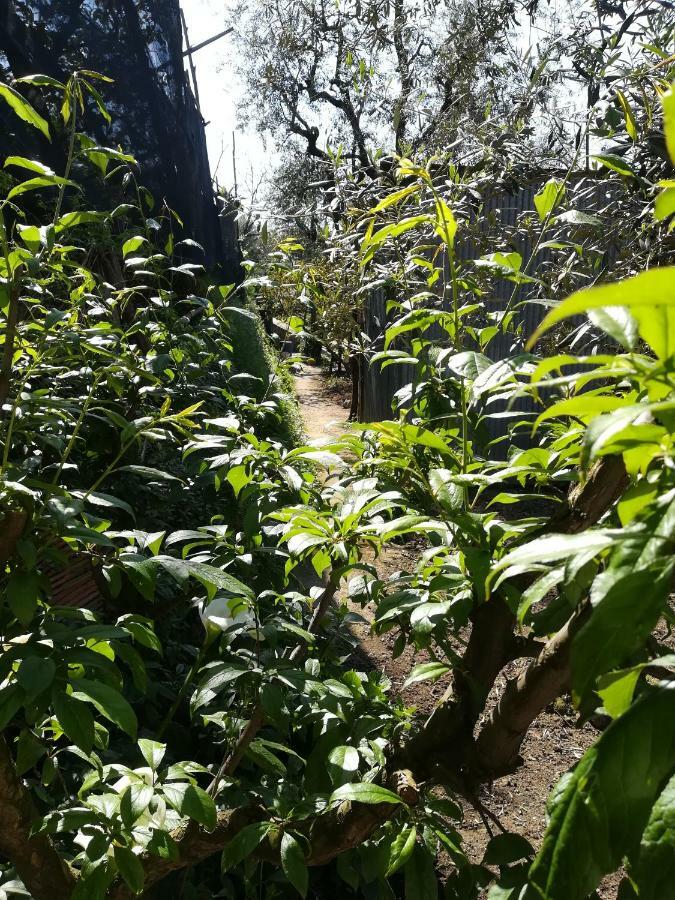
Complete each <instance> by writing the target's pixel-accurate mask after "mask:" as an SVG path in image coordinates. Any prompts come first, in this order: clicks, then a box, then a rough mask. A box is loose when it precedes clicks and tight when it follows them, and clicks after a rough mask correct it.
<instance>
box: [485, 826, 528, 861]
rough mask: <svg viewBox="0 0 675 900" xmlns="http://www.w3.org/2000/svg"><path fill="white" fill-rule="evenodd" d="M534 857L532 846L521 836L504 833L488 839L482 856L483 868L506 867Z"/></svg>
mask: <svg viewBox="0 0 675 900" xmlns="http://www.w3.org/2000/svg"><path fill="white" fill-rule="evenodd" d="M531 856H534V848H533V847H532V844H531V843H530V842H529V841H528V840H527V838H524V837H523V836H522V834H514V833H513V832H509V831H504V832H502V833H501V834H496V835H495V836H494V837H493V838H491V839H490V841H489V843H488V845H487V847H486V848H485V855H484V856H483V865H484V866H508V865H510V864H511V863H514V862H518V861H519V860H521V859H528V858H529V857H531Z"/></svg>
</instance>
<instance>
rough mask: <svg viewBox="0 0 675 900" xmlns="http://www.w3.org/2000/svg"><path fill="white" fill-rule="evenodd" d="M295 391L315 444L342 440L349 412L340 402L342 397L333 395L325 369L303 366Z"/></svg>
mask: <svg viewBox="0 0 675 900" xmlns="http://www.w3.org/2000/svg"><path fill="white" fill-rule="evenodd" d="M295 390H296V393H297V395H298V400H299V401H300V410H301V412H302V419H303V423H304V426H305V433H306V434H307V437H308V438H309V440H311V441H315V440H319V439H321V438H325V439H331V438H336V437H340V435H341V434H342V433H343V432H345V431H346V430H347V425H348V420H349V408H347V409H345V407H344V406H343V405H342V403H341V402H340V395H339V394H338V395H336V394H335V393H334V392H332V391H329V390H328V387H327V385H326V379H325V377H324V375H323V374H322V372H321V369H319V368H317V367H316V366H307V365H303V367H302V373H301V374H299V375H296V376H295Z"/></svg>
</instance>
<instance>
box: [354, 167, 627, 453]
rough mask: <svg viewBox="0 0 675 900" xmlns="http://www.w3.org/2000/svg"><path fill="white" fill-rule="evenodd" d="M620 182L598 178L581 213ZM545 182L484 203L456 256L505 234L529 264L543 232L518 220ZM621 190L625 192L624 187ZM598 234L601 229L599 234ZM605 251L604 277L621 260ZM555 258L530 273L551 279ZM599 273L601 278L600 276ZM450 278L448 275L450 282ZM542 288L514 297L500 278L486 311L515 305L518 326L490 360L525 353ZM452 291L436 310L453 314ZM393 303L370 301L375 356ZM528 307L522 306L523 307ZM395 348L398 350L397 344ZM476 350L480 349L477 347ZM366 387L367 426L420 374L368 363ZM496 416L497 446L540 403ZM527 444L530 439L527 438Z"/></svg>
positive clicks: (538, 261) (381, 297) (541, 254)
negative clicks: (488, 238) (549, 273)
mask: <svg viewBox="0 0 675 900" xmlns="http://www.w3.org/2000/svg"><path fill="white" fill-rule="evenodd" d="M615 185H616V183H615V182H607V181H604V180H601V179H597V180H596V181H595V182H594V183H591V187H590V190H589V189H586V190H585V191H581V192H580V194H579V196H578V197H575V204H574V205H575V208H576V209H577V210H579V211H581V212H585V213H593V211H594V210H595V209H597V208H599V207H601V206H602V205H603V201H604V200H606V199H607V198H608V197H609V192H610V191H614V190H615V189H616V188H615ZM540 188H541V183H534V184H528V185H525V186H523V187H521V188H519V189H517V190H516V191H514V192H507V191H500V192H495V193H493V194H491V195H489V196H487V197H485V199H484V200H483V202H482V204H481V206H480V208H479V210H478V213H477V215H476V219H475V223H474V225H475V227H474V228H473V229H472V231H473V235H472V236H471V237H469V238H468V239H464V240H462V239H461V230H460V231H458V235H457V243H456V254H457V256H458V258H459V259H462V260H471V259H475V258H479V257H480V256H481V255H482V254H483V253H485V252H486V251H485V249H481V246H480V244H482V243H483V241H482V238H483V236H487V235H488V233H496V232H497V230H499V231H500V232H501V233H503V235H504V240H503V244H502V245H500V246H498V249H499V250H500V251H501V252H505V253H509V252H513V251H516V252H517V253H519V254H520V255H521V257H522V259H523V265H525V264H526V263H527V261H528V260H529V259H530V257H531V255H532V253H533V251H534V250H535V247H536V245H537V232H538V230H539V229H538V228H536V229H533V232H535V233H534V234H527V233H525V231H524V230H523V229H520V230H519V229H518V227H517V225H518V219H519V217H520V216H521V214H522V213H524V212H528V211H532V213H533V215H535V216H536V213H535V212H534V211H535V204H534V196H535V194H536V193H537V192H538V191H539V190H540ZM619 189H621V188H620V187H619ZM595 233H597V228H596V229H595V232H594V237H595ZM575 241H577V242H578V243H582V244H583V243H584V239H583V238H582V239H579V238H578V237H575ZM600 244H601V245H602V249H603V251H604V254H603V257H602V260H601V261H600V265H599V268H598V272H602V271H607V270H608V269H609V268H611V265H612V262H613V261H614V260H615V258H616V254H617V247H616V243H615V242H614V241H613V240H612V239H611V238H610V239H609V240H605V241H604V243H603V241H600ZM597 246H598V241H597V240H595V241H594V247H596V248H597ZM496 248H497V247H496V245H495V243H494V240H492V241H491V242H490V247H489V249H490V250H492V251H493V250H495V249H496ZM554 260H555V256H554V253H553V252H552V250H551V249H549V248H547V247H545V248H544V249H541V248H540V249H538V250H537V252H536V254H535V256H534V258H533V259H532V261H531V263H530V265H529V268H528V272H529V274H531V275H534V276H537V275H538V276H545V274H546V272H547V271H548V270H549V269H550V268H551V266H552V265H553V264H554ZM596 274H597V273H596ZM447 277H448V273H447V271H446V278H447ZM538 292H539V286H538V285H537V284H523V285H518V286H517V288H516V290H515V294H514V284H513V282H511V281H508V280H506V279H504V278H495V279H494V281H493V283H492V285H491V288H490V293H489V296H487V297H486V298H485V301H484V302H485V303H486V308H488V309H489V310H490V311H496V310H503V309H505V307H506V305H507V304H508V303H509V302H510V301H514V302H513V304H512V305H513V306H515V307H516V311H515V317H514V318H515V321H514V325H516V324H517V325H518V326H519V327H517V328H512V329H511V330H510V332H508V333H503V332H499V333H498V334H497V335H495V337H494V338H493V339H492V340H491V341H490V343H489V344H488V346H487V348H486V349H485V351H484V352H485V355H486V356H488V357H490V359H492V360H494V361H497V360H500V359H504V358H506V357H509V356H512V355H513V354H514V353H517V352H518V351H520V350H522V349H523V346H524V343H525V341H526V340H527V338H528V337H529V336H530V335H531V334H532V333H533V332H534V330H535V329H536V327H537V326H538V325H539V323H540V322H541V320H542V318H543V316H544V314H545V312H546V307H545V306H544V305H543V304H541V303H537V302H527V303H522V301H526V300H532V301H534V300H535V299H536V298H537V295H538ZM447 294H449V292H446V301H445V303H442V302H441V296H440V295H439V301H438V306H437V307H436V308H439V309H440V308H445V309H449V307H450V299H449V297H448V296H447ZM387 299H395V298H393V297H390V298H387V296H386V294H385V291H384V290H383V289H379V290H377V291H374V292H373V293H372V294H371V295H370V297H369V298H368V302H367V305H366V309H365V311H364V323H363V324H364V327H363V330H364V333H365V334H366V335H367V336H368V339H369V342H370V351H371V353H373V354H374V353H375V352H377V351H378V350H382V349H383V347H384V332H385V329H386V327H387V325H388V324H390V323H391V321H392V318H395V317H396V316H398V315H399V314H400V313H397V312H394V313H393V314H389V315H388V313H387ZM518 304H522V305H518ZM515 330H517V331H518V332H519V337H517V338H514V335H513V333H511V332H512V331H515ZM425 337H430V338H431V339H434V340H436V341H439V342H441V344H442V341H443V337H445V339H446V341H447V336H446V335H445V332H443V331H442V330H441V328H440V327H439V326H436V325H434V326H431V327H430V328H429V329H428V331H426V332H425ZM394 346H397V345H396V344H394ZM475 349H478V348H477V347H476V348H475ZM362 369H363V370H362V384H361V404H360V406H361V419H362V421H364V422H374V421H379V420H382V419H388V418H391V417H392V403H393V401H394V398H395V395H396V393H397V392H398V391H400V390H401V389H402V388H404V387H405V386H406V385H408V384H410V382H411V381H412V380H413V377H414V374H415V367H414V366H412V365H409V364H408V365H406V364H399V363H393V364H391V363H390V364H389V365H387V366H386V367H385V368H382V365H381V363H374V364H370V365H369V364H368V363H366V364H365V365H364V366H363V367H362ZM491 411H492V413H497V414H498V415H497V417H494V416H493V417H492V418H491V419H490V420H489V421H488V423H487V427H488V433H489V438H488V439H489V440H491V441H495V440H497V439H499V438H503V437H505V436H506V435H507V434H508V433H509V429H510V427H511V424H512V423H513V422H514V421H516V420H518V419H522V418H523V417H527V416H532V415H533V414H534V412H535V406H534V403H533V402H532V401H531V400H529V398H522V399H520V400H518V401H517V403H516V404H514V407H513V408H512V409H510V410H507V409H506V404H505V403H501V404H499V403H497V404H494V405H492V406H491ZM525 443H526V439H525ZM518 444H519V445H522V444H523V438H522V436H519V438H518Z"/></svg>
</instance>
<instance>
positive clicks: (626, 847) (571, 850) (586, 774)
mask: <svg viewBox="0 0 675 900" xmlns="http://www.w3.org/2000/svg"><path fill="white" fill-rule="evenodd" d="M673 759H675V689H674V688H673V687H669V688H663V689H660V690H651V691H649V692H648V693H645V694H643V695H642V696H641V697H640V699H639V700H637V701H636V702H635V703H634V704H633V705H632V706H631V707H630V709H629V710H628V711H627V712H626V713H625V714H624V715H623V716H621V717H620V718H619V719H616V720H615V721H614V722H612V724H611V725H610V726H609V728H607V730H606V731H605V732H604V733H603V734H602V735H601V736H600V738H599V739H598V741H597V742H596V744H594V745H593V746H592V747H591V748H590V749H589V750H587V751H586V753H585V754H584V756H583V757H582V759H581V760H580V761H579V763H578V764H577V766H576V768H575V769H574V771H573V772H572V773H571V774H569V775H568V776H566V779H565V781H564V782H563V783H562V784H561V786H560V788H559V789H557V790H556V792H555V799H554V800H553V801H552V805H551V810H550V822H549V825H548V828H547V829H546V833H545V835H544V840H543V843H542V847H541V850H540V851H539V853H538V855H537V857H536V859H535V861H534V863H533V865H532V868H531V869H530V883H531V885H532V887H533V889H534V890H535V891H536V895H537V896H538V897H540V898H542V900H582V898H585V897H587V896H588V894H589V893H590V892H591V891H593V890H594V889H595V888H596V887H597V885H598V884H599V882H600V880H601V879H602V877H603V875H605V874H606V873H608V872H613V871H614V870H615V869H616V868H618V866H619V865H620V864H621V861H622V859H623V857H624V856H626V855H631V854H632V853H634V852H635V851H636V850H637V847H638V844H639V841H640V837H641V835H642V832H643V830H644V828H645V826H646V825H647V821H648V819H649V815H650V810H651V807H652V805H653V804H654V801H655V800H656V797H657V796H658V794H659V792H660V790H661V785H662V783H663V780H664V778H667V777H669V775H670V774H671V772H672V767H673Z"/></svg>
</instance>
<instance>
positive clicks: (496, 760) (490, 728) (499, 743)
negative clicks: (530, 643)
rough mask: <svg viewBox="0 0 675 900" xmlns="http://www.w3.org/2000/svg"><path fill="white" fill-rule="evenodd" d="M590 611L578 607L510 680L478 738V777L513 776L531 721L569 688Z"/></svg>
mask: <svg viewBox="0 0 675 900" xmlns="http://www.w3.org/2000/svg"><path fill="white" fill-rule="evenodd" d="M589 611H590V607H589V606H588V605H585V606H583V607H582V608H581V609H580V610H578V611H577V612H576V613H575V614H574V615H573V616H572V617H571V618H570V619H568V621H567V622H566V623H565V625H564V626H563V627H562V628H561V629H560V631H558V632H557V633H556V634H555V635H553V637H552V638H551V639H550V640H549V641H548V642H547V643H546V645H545V647H544V649H543V650H542V651H541V653H540V654H539V656H537V657H536V659H534V660H533V661H532V662H531V663H530V664H529V666H528V667H527V668H526V669H525V671H524V672H523V673H522V674H521V675H520V676H519V677H518V678H515V679H514V680H513V681H511V682H510V683H509V685H508V687H507V688H506V690H505V691H504V694H503V695H502V697H501V699H500V700H499V703H497V705H496V706H495V707H494V709H493V710H492V712H491V713H490V715H489V717H488V719H487V722H486V723H485V725H483V727H482V729H481V731H480V733H479V735H478V737H477V738H476V743H475V755H474V757H473V760H472V765H471V769H472V773H473V775H474V777H475V778H476V779H477V780H478V781H486V780H492V779H493V778H497V777H499V776H501V775H508V774H509V773H511V772H513V771H515V770H516V769H517V768H518V767H519V766H520V765H522V762H523V760H522V758H521V756H520V748H521V746H522V743H523V741H524V740H525V737H526V735H527V732H528V731H529V729H530V725H531V724H532V723H533V722H534V720H535V719H536V718H537V716H538V715H539V714H540V713H541V712H542V711H543V710H544V709H546V707H547V706H548V705H549V703H552V702H553V701H554V700H555V699H556V697H559V696H560V695H561V694H563V693H565V692H566V691H567V690H569V684H570V677H571V670H570V648H571V645H572V640H573V639H574V636H575V635H576V634H577V632H578V631H579V629H580V627H581V626H582V625H583V624H584V622H585V621H586V619H587V618H588V614H589Z"/></svg>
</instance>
